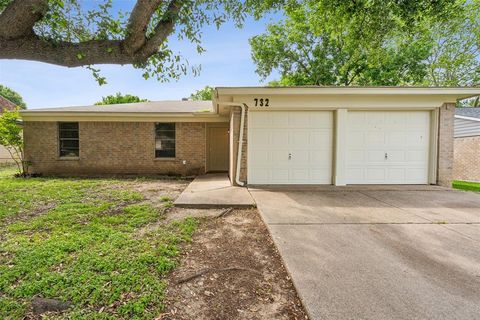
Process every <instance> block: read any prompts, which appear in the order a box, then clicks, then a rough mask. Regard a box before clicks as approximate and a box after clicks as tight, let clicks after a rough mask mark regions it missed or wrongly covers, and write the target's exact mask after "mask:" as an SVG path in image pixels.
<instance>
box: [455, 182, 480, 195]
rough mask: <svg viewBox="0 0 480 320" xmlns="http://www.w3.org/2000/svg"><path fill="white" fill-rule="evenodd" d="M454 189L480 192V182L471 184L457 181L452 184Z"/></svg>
mask: <svg viewBox="0 0 480 320" xmlns="http://www.w3.org/2000/svg"><path fill="white" fill-rule="evenodd" d="M452 187H453V188H454V189H460V190H468V191H477V192H480V182H469V181H460V180H455V181H453V183H452Z"/></svg>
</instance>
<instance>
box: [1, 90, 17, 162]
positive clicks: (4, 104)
mask: <svg viewBox="0 0 480 320" xmlns="http://www.w3.org/2000/svg"><path fill="white" fill-rule="evenodd" d="M15 108H16V105H15V104H14V103H13V102H11V101H10V100H7V99H5V98H4V97H2V96H0V114H2V113H3V112H4V111H5V110H13V109H15ZM13 162H14V161H13V159H12V156H11V155H10V153H9V152H8V151H7V149H6V148H5V147H4V146H0V164H4V163H13Z"/></svg>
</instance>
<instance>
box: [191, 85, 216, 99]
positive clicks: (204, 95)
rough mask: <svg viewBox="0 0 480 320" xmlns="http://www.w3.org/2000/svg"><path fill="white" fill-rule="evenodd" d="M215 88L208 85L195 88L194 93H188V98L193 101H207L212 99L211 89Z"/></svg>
mask: <svg viewBox="0 0 480 320" xmlns="http://www.w3.org/2000/svg"><path fill="white" fill-rule="evenodd" d="M214 90H215V89H214V88H213V87H210V86H206V87H205V88H203V89H200V90H197V91H196V92H195V93H192V94H191V95H190V99H192V100H194V101H207V100H212V99H213V91H214Z"/></svg>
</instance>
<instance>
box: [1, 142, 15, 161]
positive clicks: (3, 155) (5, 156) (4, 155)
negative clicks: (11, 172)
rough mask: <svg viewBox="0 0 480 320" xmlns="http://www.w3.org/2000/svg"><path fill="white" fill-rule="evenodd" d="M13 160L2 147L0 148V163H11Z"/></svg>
mask: <svg viewBox="0 0 480 320" xmlns="http://www.w3.org/2000/svg"><path fill="white" fill-rule="evenodd" d="M13 162H14V161H13V159H12V157H11V156H10V153H8V151H7V149H5V147H4V146H0V163H13Z"/></svg>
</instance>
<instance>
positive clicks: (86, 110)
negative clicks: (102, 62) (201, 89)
mask: <svg viewBox="0 0 480 320" xmlns="http://www.w3.org/2000/svg"><path fill="white" fill-rule="evenodd" d="M20 114H21V116H22V119H23V121H124V122H125V121H127V122H157V121H167V122H227V121H228V118H226V117H222V116H220V115H219V114H218V113H217V112H216V110H215V109H213V103H212V101H151V102H139V103H125V104H109V105H93V106H78V107H61V108H45V109H30V110H23V111H20Z"/></svg>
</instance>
